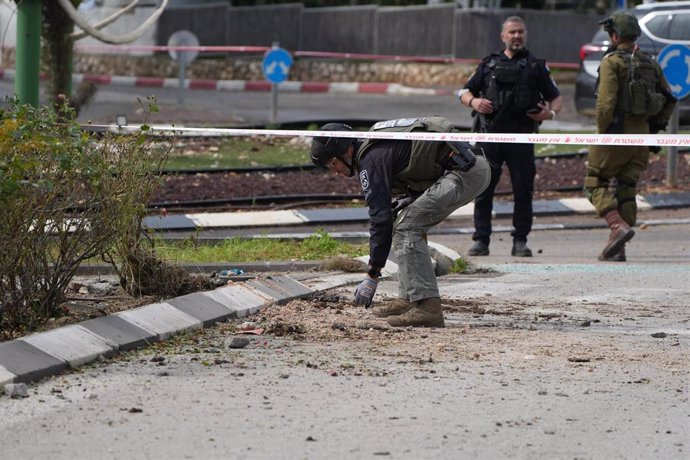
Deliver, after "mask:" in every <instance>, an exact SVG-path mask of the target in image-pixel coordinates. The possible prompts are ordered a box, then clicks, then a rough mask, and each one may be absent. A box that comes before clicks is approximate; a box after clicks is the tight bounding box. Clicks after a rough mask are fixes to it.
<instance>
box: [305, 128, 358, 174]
mask: <svg viewBox="0 0 690 460" xmlns="http://www.w3.org/2000/svg"><path fill="white" fill-rule="evenodd" d="M319 131H354V130H353V129H352V127H350V126H348V125H346V124H343V123H327V124H325V125H323V126H322V127H320V128H319ZM354 141H355V139H354V138H348V137H315V138H314V140H312V141H311V152H310V153H309V155H310V156H311V161H312V163H314V164H315V165H317V166H322V167H325V166H326V164H327V163H328V162H329V160H330V159H331V158H333V157H340V156H341V155H343V154H344V153H345V152H346V151H347V148H348V147H349V146H350V145H352V144H353V143H354Z"/></svg>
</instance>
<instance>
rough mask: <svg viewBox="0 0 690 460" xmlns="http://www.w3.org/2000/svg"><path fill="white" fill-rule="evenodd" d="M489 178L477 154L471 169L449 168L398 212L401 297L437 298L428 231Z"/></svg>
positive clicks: (396, 249)
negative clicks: (457, 169) (464, 170)
mask: <svg viewBox="0 0 690 460" xmlns="http://www.w3.org/2000/svg"><path fill="white" fill-rule="evenodd" d="M490 179H491V168H490V167H489V164H488V163H487V161H486V159H485V158H484V157H483V156H478V157H477V162H476V163H475V165H474V166H473V167H472V169H470V170H469V171H467V172H461V171H449V172H448V173H446V174H445V175H443V176H442V177H441V178H440V179H439V180H438V181H436V183H434V184H433V185H432V186H431V187H429V188H428V189H427V190H426V191H425V192H424V193H423V194H422V195H421V196H420V197H419V198H417V199H416V200H415V202H414V203H412V204H411V205H410V206H408V207H407V208H405V209H403V210H402V211H401V212H400V214H398V217H397V218H396V219H395V222H394V223H393V251H394V253H395V256H396V258H397V259H398V289H399V296H400V298H402V299H406V300H409V301H410V302H416V301H418V300H422V299H428V298H430V297H440V294H439V292H438V284H437V283H436V274H435V273H434V268H433V265H432V263H431V257H430V255H429V246H428V245H427V242H426V235H427V231H428V230H429V228H431V227H433V226H434V225H436V224H438V223H440V222H441V221H442V220H443V219H445V218H446V217H448V216H449V215H450V214H451V213H452V212H453V211H455V210H456V209H458V208H460V207H461V206H464V205H466V204H467V203H469V202H470V201H472V200H474V198H475V197H476V196H477V195H479V194H480V193H482V192H483V191H484V189H485V188H486V187H487V186H488V185H489V181H490Z"/></svg>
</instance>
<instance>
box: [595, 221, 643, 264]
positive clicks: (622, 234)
mask: <svg viewBox="0 0 690 460" xmlns="http://www.w3.org/2000/svg"><path fill="white" fill-rule="evenodd" d="M604 219H605V220H606V223H607V224H608V226H609V228H610V229H611V234H610V235H609V241H608V243H606V246H604V249H603V250H602V251H601V254H599V260H605V259H610V258H612V257H613V256H615V255H616V254H617V253H618V251H620V250H621V248H623V247H624V246H625V243H627V242H628V241H630V239H631V238H632V237H633V236H635V231H634V230H633V229H632V228H630V226H629V225H628V224H627V223H626V222H625V221H624V220H623V218H622V217H621V215H620V213H619V212H618V210H617V209H612V210H611V211H609V212H607V213H606V214H604Z"/></svg>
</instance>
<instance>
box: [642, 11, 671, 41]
mask: <svg viewBox="0 0 690 460" xmlns="http://www.w3.org/2000/svg"><path fill="white" fill-rule="evenodd" d="M672 18H673V16H671V15H670V14H658V15H654V16H653V17H652V18H651V19H650V20H649V21H647V22H645V23H644V25H645V28H646V29H647V30H648V31H649V34H650V35H651V36H652V37H654V38H665V39H668V38H669V35H670V25H671V19H672Z"/></svg>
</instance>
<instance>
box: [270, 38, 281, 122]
mask: <svg viewBox="0 0 690 460" xmlns="http://www.w3.org/2000/svg"><path fill="white" fill-rule="evenodd" d="M271 47H272V48H273V49H276V48H279V47H280V42H278V41H274V42H273V43H272V44H271ZM277 120H278V83H272V84H271V124H272V125H275V124H276V121H277Z"/></svg>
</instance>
